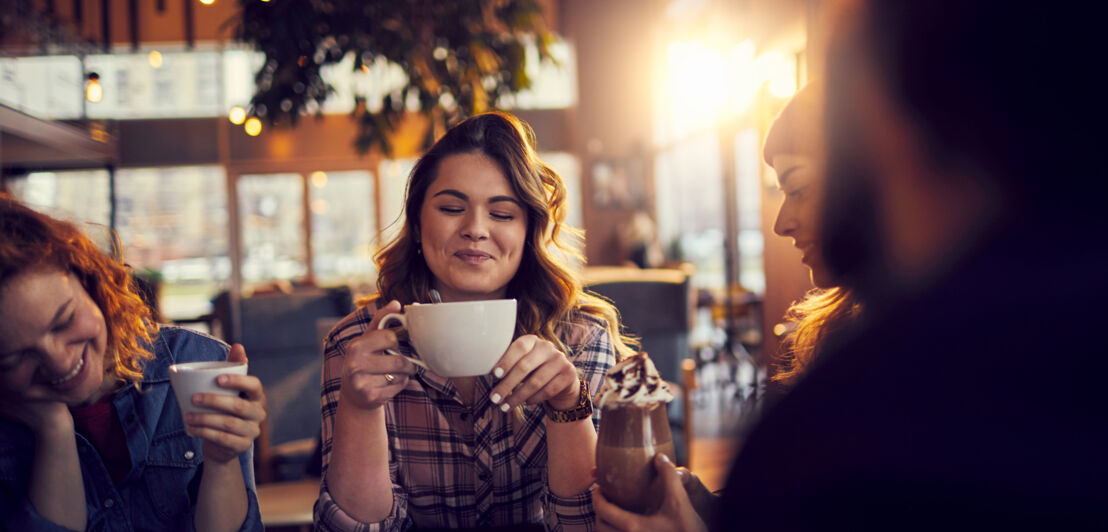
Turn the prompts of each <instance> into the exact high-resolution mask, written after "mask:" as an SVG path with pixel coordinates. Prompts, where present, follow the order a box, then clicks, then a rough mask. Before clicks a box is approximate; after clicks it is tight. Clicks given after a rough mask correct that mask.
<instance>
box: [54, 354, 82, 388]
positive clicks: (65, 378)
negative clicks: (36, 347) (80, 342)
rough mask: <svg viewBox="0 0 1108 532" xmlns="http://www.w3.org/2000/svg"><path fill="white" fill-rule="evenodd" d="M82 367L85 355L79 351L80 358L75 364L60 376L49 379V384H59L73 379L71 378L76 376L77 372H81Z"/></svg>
mask: <svg viewBox="0 0 1108 532" xmlns="http://www.w3.org/2000/svg"><path fill="white" fill-rule="evenodd" d="M83 367H85V355H84V353H81V358H79V359H77V366H76V367H74V368H73V369H71V370H70V371H69V373H66V374H65V375H62V376H61V377H58V378H56V379H54V380H52V381H50V385H51V386H59V385H62V384H65V383H67V382H69V381H71V380H73V378H74V377H76V376H77V374H78V373H81V368H83Z"/></svg>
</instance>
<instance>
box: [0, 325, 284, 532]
mask: <svg viewBox="0 0 1108 532" xmlns="http://www.w3.org/2000/svg"><path fill="white" fill-rule="evenodd" d="M152 351H153V353H154V355H155V358H154V359H152V360H149V361H147V363H146V367H145V368H144V370H143V375H144V379H143V382H142V391H139V390H136V389H135V387H134V386H127V387H125V388H123V389H122V390H120V391H119V392H117V393H116V394H115V398H114V399H113V400H112V402H113V403H114V404H115V408H116V411H117V412H118V415H119V421H120V423H121V424H122V425H123V432H124V435H125V437H126V439H127V449H128V451H130V455H131V471H130V472H129V473H127V476H126V477H124V478H123V481H122V482H120V484H119V486H116V485H115V484H114V483H113V482H112V478H111V476H110V475H109V474H108V470H107V468H106V467H105V466H104V462H103V461H102V460H101V459H100V455H99V454H98V453H97V452H96V449H95V448H94V447H93V446H92V444H91V443H89V441H88V440H86V439H85V438H84V437H83V436H81V435H80V434H77V435H76V436H77V454H78V457H79V459H80V462H81V476H82V478H83V479H84V483H85V507H86V508H87V510H88V530H94V531H103V532H116V531H120V532H122V531H132V530H151V531H153V530H157V531H169V530H177V531H189V532H191V531H193V530H195V525H194V521H193V519H194V517H195V514H196V501H197V495H198V491H199V488H200V477H201V475H202V474H203V459H204V456H203V451H202V447H201V440H200V439H199V438H194V437H192V436H189V435H188V434H186V433H185V425H184V420H183V419H182V417H181V411H180V409H179V407H178V406H177V401H176V399H175V397H174V395H173V390H172V389H171V388H170V385H169V366H170V364H174V363H177V362H193V361H208V360H225V359H226V358H227V352H228V348H227V345H226V344H224V343H222V342H220V341H218V340H215V339H213V338H210V337H207V336H204V335H201V334H197V333H195V332H192V331H188V330H185V329H180V328H176V327H162V328H161V332H160V333H159V334H158V336H157V338H155V339H154V342H153V346H152ZM33 444H34V438H33V436H32V434H31V432H30V430H28V429H27V427H25V426H24V425H21V424H18V423H14V422H11V421H9V420H6V419H2V418H0V529H2V530H20V531H23V530H26V531H61V530H68V529H66V528H64V527H62V526H59V525H57V524H54V523H52V522H50V521H47V520H46V519H44V518H43V517H42V516H40V515H39V514H38V512H36V511H35V509H34V507H33V506H32V505H31V502H30V500H29V499H28V498H27V488H28V485H29V480H30V474H31V462H32V458H33V452H34V447H33ZM253 454H254V453H253V450H250V451H247V452H245V453H242V455H240V456H239V463H240V464H241V466H242V475H243V480H244V481H245V483H246V491H247V504H248V507H247V513H246V520H245V521H244V522H243V524H242V527H241V528H240V530H244V531H245V530H262V523H261V518H260V516H259V514H258V497H257V494H256V493H255V490H254V468H253V465H252V462H253Z"/></svg>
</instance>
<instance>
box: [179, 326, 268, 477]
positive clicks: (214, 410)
mask: <svg viewBox="0 0 1108 532" xmlns="http://www.w3.org/2000/svg"><path fill="white" fill-rule="evenodd" d="M246 369H247V359H246V350H245V349H244V348H243V347H242V345H240V344H235V345H233V346H231V352H230V353H228V356H227V361H226V362H190V363H185V364H174V365H173V366H170V368H169V375H170V381H171V382H172V384H173V390H174V392H175V393H176V395H177V401H178V403H179V404H180V406H181V412H182V414H183V415H184V420H185V430H186V432H188V433H189V435H191V436H195V437H198V438H200V439H201V440H203V441H204V460H206V461H207V460H212V461H215V462H220V463H224V462H229V461H231V460H234V459H235V458H237V457H238V455H240V454H242V453H243V452H244V451H246V450H247V449H249V448H250V445H252V444H253V443H254V439H255V438H257V437H258V434H260V433H261V422H262V421H263V420H264V419H265V417H266V412H265V404H266V398H265V391H264V390H263V388H262V383H261V381H259V380H258V378H257V377H254V376H251V375H247V374H246Z"/></svg>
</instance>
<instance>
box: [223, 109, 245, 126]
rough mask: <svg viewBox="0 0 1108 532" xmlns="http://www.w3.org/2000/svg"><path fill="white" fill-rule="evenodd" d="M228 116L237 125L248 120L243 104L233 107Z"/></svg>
mask: <svg viewBox="0 0 1108 532" xmlns="http://www.w3.org/2000/svg"><path fill="white" fill-rule="evenodd" d="M227 118H228V119H230V120H231V123H232V124H234V125H236V126H237V125H239V124H242V123H243V122H245V121H246V109H243V108H242V106H241V105H236V106H234V107H232V108H231V112H230V113H228V114H227Z"/></svg>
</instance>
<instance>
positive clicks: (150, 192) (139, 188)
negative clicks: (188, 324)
mask: <svg viewBox="0 0 1108 532" xmlns="http://www.w3.org/2000/svg"><path fill="white" fill-rule="evenodd" d="M225 181H226V175H225V174H224V172H223V168H222V167H219V166H185V167H167V168H134V169H122V170H119V171H117V173H116V197H117V198H118V200H117V203H116V205H117V207H116V209H117V211H116V229H117V231H118V233H119V238H120V241H121V242H122V244H123V257H124V260H125V261H126V262H127V263H128V264H130V265H131V266H132V267H134V268H135V270H136V271H138V272H139V273H142V274H146V275H148V276H151V277H153V278H157V279H161V280H162V282H163V286H162V291H161V297H160V303H161V311H162V315H163V317H164V318H165V319H166V320H174V319H185V318H194V317H197V316H201V315H204V314H207V313H209V312H211V300H212V297H214V296H215V295H216V293H218V292H219V290H221V289H224V288H226V287H227V286H228V284H229V282H230V278H231V261H230V245H229V242H228V231H227V221H228V214H227V194H226V184H225Z"/></svg>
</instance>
